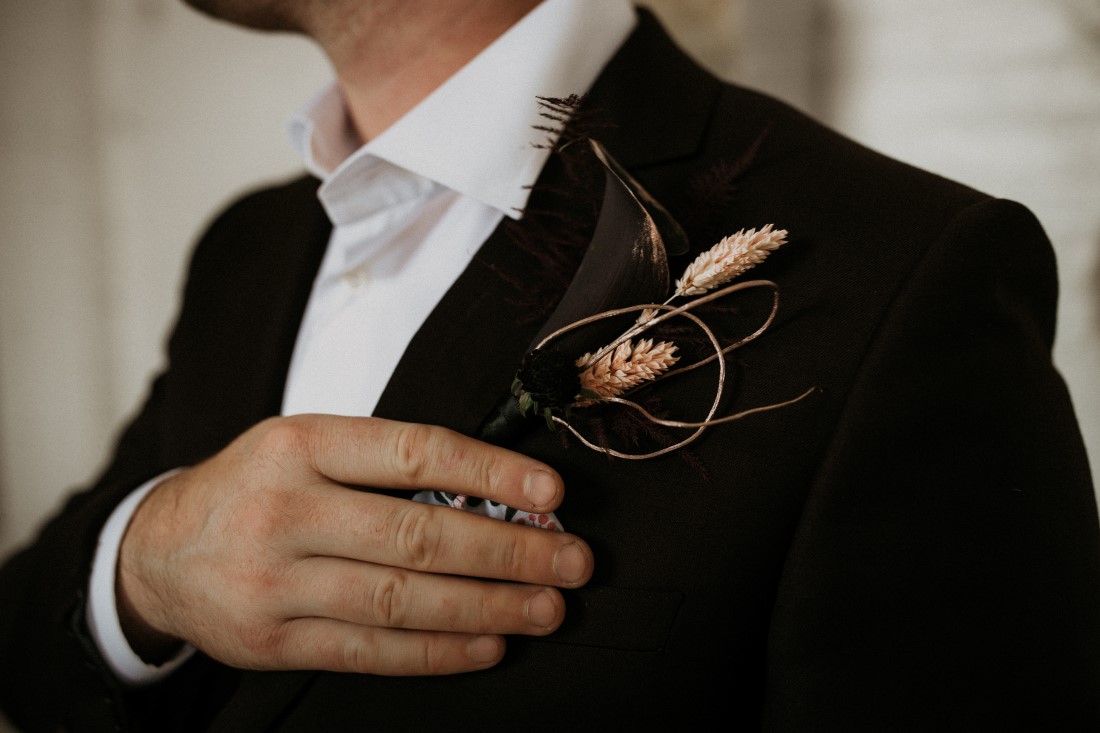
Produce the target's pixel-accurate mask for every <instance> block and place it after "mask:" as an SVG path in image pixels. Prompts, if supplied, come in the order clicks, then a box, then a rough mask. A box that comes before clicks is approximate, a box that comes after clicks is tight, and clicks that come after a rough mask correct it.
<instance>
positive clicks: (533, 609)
mask: <svg viewBox="0 0 1100 733" xmlns="http://www.w3.org/2000/svg"><path fill="white" fill-rule="evenodd" d="M525 613H526V615H527V620H528V621H530V622H531V624H532V625H534V626H538V627H539V628H543V629H549V628H551V627H553V626H554V624H555V623H556V622H557V620H558V604H557V603H555V602H554V596H553V595H551V593H550V591H548V590H543V591H539V592H538V593H536V594H535V595H533V596H531V597H530V598H528V599H527V608H526V609H525Z"/></svg>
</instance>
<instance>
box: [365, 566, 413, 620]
mask: <svg viewBox="0 0 1100 733" xmlns="http://www.w3.org/2000/svg"><path fill="white" fill-rule="evenodd" d="M405 579H406V576H405V574H404V573H403V572H401V571H399V570H391V571H389V572H387V573H385V575H383V577H382V578H381V579H380V580H379V581H378V582H377V583H375V584H374V586H373V587H372V588H371V589H370V591H369V597H368V599H367V607H368V608H369V609H370V611H371V615H372V620H373V622H374V625H380V626H385V627H387V628H404V627H405V623H406V605H405V603H404V602H403V601H404V598H405Z"/></svg>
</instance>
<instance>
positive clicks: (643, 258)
mask: <svg viewBox="0 0 1100 733" xmlns="http://www.w3.org/2000/svg"><path fill="white" fill-rule="evenodd" d="M589 144H590V145H591V146H592V149H593V152H594V153H595V155H596V158H597V159H598V160H599V161H600V163H601V164H602V165H603V167H604V170H605V177H606V184H605V192H604V201H603V206H602V208H601V211H600V216H599V220H598V221H597V224H596V231H595V234H594V236H593V240H592V243H591V245H590V246H589V249H588V250H587V252H586V254H585V257H584V259H583V260H582V262H581V265H580V267H579V268H578V271H577V275H576V276H575V277H574V280H573V282H572V284H571V285H570V287H569V289H568V290H567V291H566V293H565V295H564V297H563V298H562V301H561V303H560V304H559V305H558V307H557V309H556V310H555V312H554V314H553V315H552V316H551V318H550V320H549V321H548V322H547V324H546V325H545V326H544V327H543V329H542V330H541V331H540V333H539V335H538V336H537V337H536V340H535V343H534V344H533V345H532V348H531V349H530V350H529V351H528V352H527V353H526V354H525V355H524V357H523V359H522V361H521V363H520V364H519V365H518V369H517V371H516V375H515V379H514V380H513V382H512V385H511V389H510V391H509V397H508V398H507V399H506V400H505V401H504V402H503V403H502V404H501V406H500V407H499V408H498V410H497V412H496V414H495V415H494V416H493V417H492V418H491V419H490V420H489V421H488V422H487V423H486V424H485V425H484V426H483V427H482V430H481V433H480V435H479V437H481V438H482V439H485V440H488V441H490V442H496V443H507V442H509V436H510V435H511V434H513V433H514V432H516V431H517V430H519V429H520V428H521V426H522V425H523V424H524V423H526V422H528V421H529V420H530V419H531V418H538V419H540V420H541V421H543V422H545V424H546V426H547V427H548V428H549V429H551V430H558V429H565V430H567V431H568V432H569V433H571V434H572V435H574V436H575V437H576V438H577V439H579V440H580V442H581V443H582V444H583V445H585V446H587V447H588V448H591V449H592V450H596V451H599V452H602V453H605V454H607V455H609V456H614V457H616V458H623V459H631V460H639V459H647V458H655V457H657V456H661V455H664V454H666V453H670V452H672V451H675V450H678V449H680V448H683V447H685V446H687V445H688V444H690V443H691V442H693V441H695V440H696V439H698V438H699V437H700V436H701V435H702V434H703V433H704V432H705V431H706V430H707V429H708V428H711V427H713V426H715V425H719V424H723V423H729V422H733V421H735V420H740V419H742V418H744V417H747V416H748V415H751V414H755V413H759V412H763V411H766V410H772V409H777V408H780V407H785V406H788V405H791V404H794V403H796V402H798V401H800V400H802V399H804V398H806V397H807V396H809V395H810V394H812V393H813V391H814V389H813V388H811V389H808V390H806V391H805V392H803V393H802V394H800V395H797V396H793V397H792V398H791V399H789V400H786V401H783V402H780V403H776V404H769V405H761V406H757V407H753V408H750V409H747V410H742V411H740V412H737V413H734V414H729V415H721V414H719V409H720V407H721V405H722V400H723V396H724V394H725V391H726V388H727V380H728V369H727V365H726V356H727V355H728V354H729V353H730V352H732V351H733V350H735V349H738V348H740V347H742V346H744V345H746V344H748V343H750V342H752V341H754V340H755V339H757V338H759V337H760V336H761V335H762V334H763V333H764V332H765V331H766V330H767V328H768V327H769V326H770V325H771V323H772V321H773V320H774V319H775V316H776V313H777V311H778V308H779V286H778V285H777V284H776V283H775V282H773V281H771V280H763V279H759V280H743V279H740V278H741V276H742V275H744V274H745V273H746V272H748V271H749V270H750V269H751V268H753V267H755V266H756V265H758V264H759V263H761V262H763V261H764V259H765V258H767V257H768V255H769V254H771V253H772V252H774V251H776V250H778V249H779V248H780V247H781V246H783V245H784V244H785V243H786V241H787V231H786V230H784V229H777V228H776V227H775V225H774V224H772V223H768V224H764V225H763V226H761V227H760V228H759V229H757V228H752V229H742V230H741V231H738V232H736V233H733V234H731V235H729V236H726V237H724V238H722V239H721V240H720V241H719V242H717V243H716V244H714V245H713V246H712V247H711V248H710V249H708V250H706V251H704V252H702V253H701V254H699V255H698V256H697V257H696V258H695V259H694V260H693V261H692V262H691V263H690V264H689V265H688V266H687V268H686V269H685V270H684V271H683V273H682V275H681V276H680V278H679V279H677V280H676V281H675V283H674V284H672V285H670V279H671V278H670V275H669V267H668V252H669V250H670V249H671V250H673V251H675V252H677V253H680V252H686V251H687V241H686V235H685V234H684V232H683V229H682V228H681V227H680V226H679V224H678V223H677V222H676V221H675V219H674V218H673V217H672V216H671V215H670V214H669V213H668V211H667V210H666V209H665V208H664V207H663V206H661V204H660V203H659V202H658V201H656V200H655V199H654V198H653V197H652V196H650V195H649V193H648V192H647V191H646V190H645V189H644V188H643V187H642V186H641V184H640V183H638V182H637V181H636V180H634V179H633V178H632V177H631V176H630V174H629V173H628V172H627V171H626V170H625V169H624V168H623V167H622V166H620V165H619V164H618V163H617V162H616V161H615V160H614V158H613V157H612V156H611V155H610V154H609V153H608V152H607V150H605V149H604V148H603V146H602V145H601V144H600V143H598V142H596V141H594V140H590V141H589ZM758 288H763V289H767V290H769V291H770V292H771V294H772V298H771V308H770V310H769V312H768V313H767V314H766V316H765V317H764V318H763V320H762V321H761V322H760V323H759V324H758V325H757V327H756V328H755V329H753V330H752V331H751V332H750V333H747V334H744V335H742V336H740V337H739V338H737V339H735V340H733V341H729V342H723V341H722V340H721V339H720V338H719V336H718V335H716V332H715V329H713V328H712V327H711V326H710V325H708V323H707V321H706V318H705V316H704V315H701V314H700V312H699V311H700V310H701V309H702V308H703V307H704V306H707V305H711V304H714V303H716V302H717V301H720V300H723V299H726V298H729V297H730V296H732V295H733V294H735V293H737V292H740V291H745V290H750V289H758ZM677 319H679V320H681V321H686V322H687V324H688V325H689V326H690V327H691V328H694V329H696V330H697V334H696V337H697V339H698V337H700V336H701V337H702V340H703V341H704V343H705V344H706V346H707V351H708V352H709V353H708V354H707V355H705V356H702V357H700V358H697V359H694V360H691V361H690V363H685V362H686V360H685V359H683V358H682V354H681V349H680V346H679V345H678V344H677V343H676V341H675V340H674V339H665V338H663V337H661V336H659V335H654V334H660V333H661V331H662V326H664V325H666V324H669V323H670V322H672V321H674V320H677ZM711 363H714V364H715V365H716V367H717V374H716V376H715V381H714V386H713V389H712V390H710V393H709V395H708V396H707V397H706V398H705V404H707V405H708V407H707V409H706V412H705V414H704V415H703V416H701V417H700V418H697V419H694V420H692V419H670V418H667V417H659V416H657V415H654V414H652V413H651V412H650V411H649V410H647V409H646V407H645V406H643V404H641V403H640V402H639V401H637V400H635V399H632V398H633V396H634V395H635V394H636V393H639V392H641V391H642V390H651V389H653V388H654V387H655V386H656V385H657V383H659V382H662V381H664V380H668V379H671V378H673V377H676V376H678V375H681V374H684V373H687V372H690V371H693V370H695V369H698V368H700V367H702V366H705V365H708V364H711ZM612 405H614V406H617V407H618V408H621V409H624V410H630V411H633V412H634V413H636V415H637V416H639V417H640V418H641V419H643V420H645V421H648V422H649V423H650V424H651V425H654V426H660V427H663V428H672V429H679V430H688V431H690V433H689V434H688V435H686V436H685V437H682V438H681V439H678V440H674V441H671V442H669V443H668V444H666V445H664V446H661V447H659V448H657V449H655V450H647V451H642V452H630V451H628V450H625V449H623V446H614V445H607V444H605V443H602V442H598V441H597V440H595V439H593V437H591V436H588V435H585V434H584V432H583V431H582V429H581V428H580V427H578V425H577V424H576V423H577V418H578V417H579V416H581V415H582V413H583V411H585V410H590V409H592V408H594V407H597V406H605V407H606V406H612Z"/></svg>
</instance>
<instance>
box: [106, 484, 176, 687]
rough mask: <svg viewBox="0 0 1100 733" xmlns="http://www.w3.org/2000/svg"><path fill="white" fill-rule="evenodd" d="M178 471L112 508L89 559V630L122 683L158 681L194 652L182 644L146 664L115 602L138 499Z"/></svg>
mask: <svg viewBox="0 0 1100 733" xmlns="http://www.w3.org/2000/svg"><path fill="white" fill-rule="evenodd" d="M179 471H180V469H175V470H172V471H168V472H167V473H163V474H161V475H160V476H157V477H156V478H154V479H152V480H150V481H147V482H145V483H144V484H142V485H141V486H139V487H138V488H137V489H136V490H135V491H133V492H132V493H131V494H130V495H129V496H127V497H126V499H125V500H124V501H123V502H122V503H121V504H119V505H118V506H117V507H116V508H115V510H114V512H112V513H111V516H110V517H109V518H108V519H107V523H106V524H104V525H103V530H102V531H101V532H100V533H99V543H98V545H97V546H96V553H95V558H94V559H93V560H92V577H91V580H90V581H89V583H88V586H89V588H88V591H89V592H88V604H87V607H86V609H85V615H86V616H87V619H88V630H89V631H90V632H91V635H92V639H93V640H94V641H95V645H96V648H97V649H98V650H99V653H100V654H101V655H103V659H104V660H105V661H106V662H107V666H108V667H109V668H110V670H111V671H112V672H113V673H114V674H115V676H116V677H118V679H119V680H121V681H122V682H123V683H125V684H127V685H131V686H135V687H136V686H139V685H148V684H152V683H154V682H159V681H160V680H162V679H164V678H165V677H168V676H169V675H170V674H172V672H174V671H175V670H176V668H178V667H179V666H180V665H182V664H183V663H184V662H186V661H187V660H188V659H190V658H191V655H192V654H194V652H195V648H194V647H192V646H190V645H185V646H184V647H183V649H181V650H180V652H179V653H178V654H176V656H175V657H173V658H172V659H170V660H168V661H167V662H165V663H164V664H159V665H154V664H146V663H145V662H143V661H142V660H141V657H139V656H138V655H137V654H136V653H134V650H133V649H131V648H130V642H128V641H127V640H126V635H125V634H124V633H123V632H122V624H121V623H120V622H119V618H118V607H117V606H116V605H115V604H116V599H115V572H116V570H117V567H118V553H119V549H120V548H121V546H122V536H123V535H124V534H125V533H126V528H127V527H128V526H129V524H130V520H131V519H132V518H133V516H134V513H135V512H136V511H137V508H138V506H139V505H140V504H141V500H142V499H144V498H145V496H146V495H147V494H148V493H149V492H150V491H152V490H153V489H154V488H156V487H157V486H158V485H159V484H160V483H161V482H162V481H164V480H165V479H167V478H169V477H170V476H173V475H175V474H176V473H179Z"/></svg>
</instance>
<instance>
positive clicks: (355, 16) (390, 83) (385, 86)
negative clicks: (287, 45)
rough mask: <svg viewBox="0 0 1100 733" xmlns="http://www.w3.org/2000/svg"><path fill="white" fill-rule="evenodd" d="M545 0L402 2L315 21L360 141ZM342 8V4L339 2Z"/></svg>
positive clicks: (317, 36)
mask: <svg viewBox="0 0 1100 733" xmlns="http://www.w3.org/2000/svg"><path fill="white" fill-rule="evenodd" d="M540 1H541V0H481V1H480V2H478V1H475V0H435V1H433V2H426V1H424V0H399V1H397V2H374V3H358V4H355V5H354V6H353V7H352V8H350V9H347V10H345V12H342V13H337V12H333V13H329V14H324V15H321V16H315V17H314V18H313V20H315V21H316V23H315V24H313V25H312V27H310V28H308V29H306V30H307V32H308V33H309V34H310V35H311V36H312V37H313V38H314V39H315V40H316V41H317V42H318V43H319V44H320V45H321V47H322V48H323V49H324V51H325V53H326V54H327V55H328V57H329V59H330V61H331V63H332V65H333V68H334V69H335V72H336V77H337V79H338V81H339V84H340V87H341V90H342V92H343V94H344V99H345V103H346V104H347V107H348V111H349V114H350V116H351V120H352V123H353V125H354V126H355V129H356V131H357V132H358V134H359V137H360V139H361V140H362V141H363V142H367V141H369V140H371V139H372V138H374V137H377V136H378V135H379V134H381V133H382V132H383V131H384V130H385V129H386V128H387V127H389V126H390V125H392V124H393V123H394V122H396V121H397V120H398V119H399V118H400V117H401V116H402V115H404V114H405V113H406V112H408V111H409V110H410V109H412V108H413V107H414V106H416V105H417V103H419V102H420V100H422V99H424V98H425V97H426V96H428V95H429V94H430V93H431V92H432V91H434V90H435V89H436V88H437V87H438V86H439V85H441V84H442V83H443V82H444V81H446V80H447V79H448V78H450V77H451V76H452V75H453V74H454V73H455V72H457V71H458V70H459V69H460V68H462V67H463V66H464V65H465V64H466V63H467V62H469V61H470V60H471V59H472V58H473V57H474V56H476V55H477V54H478V53H480V52H481V51H482V50H483V49H484V48H485V47H486V46H488V45H489V44H491V43H492V42H493V41H494V40H496V39H497V38H498V37H499V36H500V35H501V34H503V33H504V32H505V31H506V30H508V29H509V28H510V27H511V26H512V25H513V24H515V23H516V22H517V21H518V20H519V19H520V18H522V17H523V16H524V15H526V14H527V13H528V12H530V10H532V9H533V8H534V7H535V6H536V5H538V4H539V2H540ZM336 5H340V4H339V3H336Z"/></svg>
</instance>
